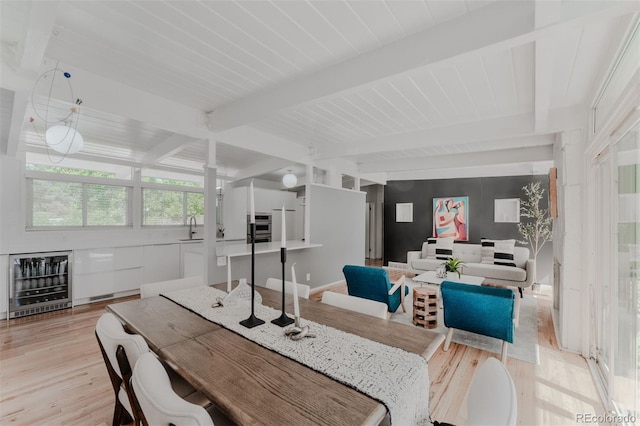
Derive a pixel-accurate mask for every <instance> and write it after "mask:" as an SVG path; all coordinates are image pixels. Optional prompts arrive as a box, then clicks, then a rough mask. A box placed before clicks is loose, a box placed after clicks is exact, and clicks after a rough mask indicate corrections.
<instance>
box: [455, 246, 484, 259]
mask: <svg viewBox="0 0 640 426" xmlns="http://www.w3.org/2000/svg"><path fill="white" fill-rule="evenodd" d="M453 257H454V258H456V259H460V260H462V261H463V262H464V263H480V245H479V244H467V243H455V244H454V245H453Z"/></svg>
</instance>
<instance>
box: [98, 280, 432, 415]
mask: <svg viewBox="0 0 640 426" xmlns="http://www.w3.org/2000/svg"><path fill="white" fill-rule="evenodd" d="M224 287H225V285H224V284H223V285H222V288H224ZM257 290H258V291H259V293H260V294H261V295H262V300H263V304H264V305H268V306H271V307H274V308H276V309H277V308H280V307H281V306H280V301H281V297H282V296H281V294H280V293H279V292H276V291H273V290H269V289H266V288H263V287H258V288H257ZM299 302H300V311H301V314H302V317H303V318H305V319H309V320H312V321H315V322H318V323H323V324H326V325H329V326H332V327H334V328H337V329H340V330H343V331H346V332H349V333H353V334H357V335H360V336H362V337H366V338H368V339H371V340H375V341H378V342H381V343H384V344H388V345H390V346H396V347H399V348H402V349H404V350H406V351H409V352H413V353H417V354H423V353H424V352H425V351H426V349H427V347H428V346H429V344H430V343H431V342H432V341H433V340H434V339H436V338H437V337H438V334H437V333H434V332H433V331H430V330H425V329H421V328H417V327H410V326H406V325H403V324H398V323H395V322H392V321H386V320H383V319H379V318H374V317H371V316H366V315H362V314H358V313H356V312H351V311H347V310H344V309H341V308H337V307H334V306H330V305H326V304H323V303H320V302H316V301H312V300H305V299H300V301H299ZM292 304H293V299H292V297H291V296H290V295H287V297H286V305H287V306H288V307H287V312H289V313H291V312H292V310H293V309H292V308H291V306H292ZM107 309H108V310H109V311H111V312H113V313H114V314H115V315H116V316H118V317H119V318H120V319H121V321H123V322H124V323H125V324H126V325H127V326H128V328H130V329H131V331H133V332H136V333H139V334H140V335H142V336H143V337H144V338H145V340H147V342H148V343H149V346H150V347H151V348H152V350H154V351H155V352H156V353H157V354H158V355H159V356H160V357H161V358H163V359H164V360H165V361H167V363H168V364H169V365H171V366H172V367H173V368H174V369H176V371H178V372H179V373H180V374H181V375H182V376H183V377H185V379H187V380H188V381H189V382H190V383H191V384H192V385H193V386H194V387H196V388H197V389H199V390H200V391H201V392H202V393H203V394H205V395H206V396H207V397H208V398H209V399H210V400H211V401H212V402H213V403H214V404H215V405H216V406H217V407H218V408H219V409H220V410H221V411H222V412H224V413H225V414H226V415H227V416H228V417H229V418H230V419H232V420H233V421H235V422H236V423H238V424H243V425H258V424H265V425H275V424H278V425H289V424H295V425H305V424H309V425H311V424H314V425H317V424H331V425H340V424H345V425H347V424H349V425H352V424H378V423H379V422H380V421H381V420H382V419H383V418H384V416H385V414H386V408H385V407H384V406H383V405H382V404H381V403H379V402H378V401H376V400H374V399H372V398H370V397H368V396H366V395H364V394H362V393H360V392H358V391H356V390H354V389H352V388H350V387H348V386H346V385H343V384H341V383H338V382H336V381H334V380H333V379H330V378H329V377H327V376H325V375H324V374H322V373H318V372H316V371H314V370H312V369H310V368H308V367H306V366H304V365H302V364H300V363H298V362H296V361H293V360H291V359H289V358H286V357H284V356H282V355H280V354H278V353H276V352H273V351H271V350H268V349H265V348H263V347H261V346H259V345H257V344H255V343H253V342H251V341H250V340H247V339H245V338H244V337H242V336H240V335H238V334H236V333H234V332H232V331H229V330H227V329H225V328H222V327H220V326H218V325H216V324H214V323H211V322H209V321H207V320H205V319H203V318H202V317H200V316H198V315H196V314H195V313H193V312H191V311H188V310H187V309H184V308H182V307H181V306H179V305H177V304H175V303H173V302H171V301H169V300H167V299H165V298H162V297H152V298H148V299H140V300H132V301H128V302H123V303H118V304H113V305H108V306H107ZM248 314H249V313H248V312H247V316H248ZM264 319H265V320H267V321H269V320H270V319H267V318H264ZM425 403H428V402H427V401H425Z"/></svg>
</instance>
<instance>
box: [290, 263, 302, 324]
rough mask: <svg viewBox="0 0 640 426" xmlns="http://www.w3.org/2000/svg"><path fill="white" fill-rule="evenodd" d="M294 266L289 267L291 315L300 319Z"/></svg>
mask: <svg viewBox="0 0 640 426" xmlns="http://www.w3.org/2000/svg"><path fill="white" fill-rule="evenodd" d="M295 266H296V264H295V263H294V264H293V265H291V279H292V280H293V315H295V317H296V318H300V306H298V282H297V281H296V270H295V269H294V267H295Z"/></svg>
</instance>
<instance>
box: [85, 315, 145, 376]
mask: <svg viewBox="0 0 640 426" xmlns="http://www.w3.org/2000/svg"><path fill="white" fill-rule="evenodd" d="M96 336H97V337H98V340H99V341H100V344H101V346H102V348H103V349H104V352H105V355H106V356H107V358H108V359H109V364H110V365H111V367H112V368H113V370H114V371H115V372H116V374H118V376H119V377H120V378H121V379H122V372H121V371H120V366H119V365H118V359H117V356H116V352H117V350H118V346H122V347H123V348H124V351H125V353H126V354H127V359H128V360H129V364H131V366H132V367H133V366H135V365H136V362H137V360H138V358H139V357H140V356H141V355H142V354H145V353H147V352H149V345H147V342H145V340H144V339H143V338H142V336H140V335H138V334H129V333H127V332H126V331H124V328H123V327H122V324H121V323H120V321H119V320H118V319H117V318H116V316H115V315H113V314H111V313H106V314H103V315H102V316H101V317H100V318H99V319H98V322H97V323H96Z"/></svg>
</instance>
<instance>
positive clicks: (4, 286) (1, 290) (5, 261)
mask: <svg viewBox="0 0 640 426" xmlns="http://www.w3.org/2000/svg"><path fill="white" fill-rule="evenodd" d="M8 300H9V256H7V255H6V254H3V255H0V318H6V315H7V302H8Z"/></svg>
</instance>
